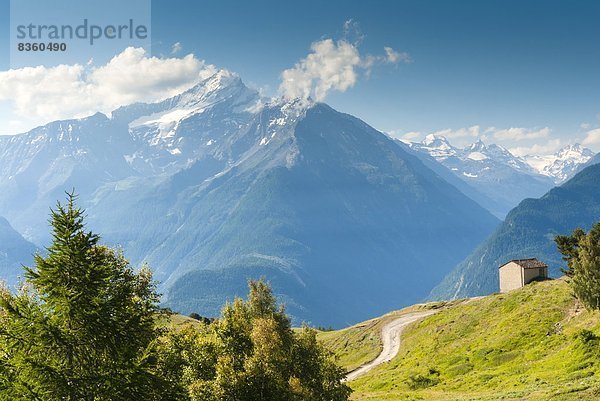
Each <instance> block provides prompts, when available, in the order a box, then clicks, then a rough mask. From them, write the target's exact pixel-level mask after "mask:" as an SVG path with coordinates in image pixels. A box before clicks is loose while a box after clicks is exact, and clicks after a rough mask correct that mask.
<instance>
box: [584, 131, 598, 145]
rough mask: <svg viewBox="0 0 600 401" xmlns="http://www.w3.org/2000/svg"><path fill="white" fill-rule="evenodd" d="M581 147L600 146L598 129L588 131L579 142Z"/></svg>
mask: <svg viewBox="0 0 600 401" xmlns="http://www.w3.org/2000/svg"><path fill="white" fill-rule="evenodd" d="M581 144H582V145H587V146H590V145H599V144H600V128H596V129H593V130H591V131H588V132H587V133H586V135H585V138H584V139H583V141H582V142H581Z"/></svg>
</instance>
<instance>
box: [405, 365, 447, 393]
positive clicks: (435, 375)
mask: <svg viewBox="0 0 600 401" xmlns="http://www.w3.org/2000/svg"><path fill="white" fill-rule="evenodd" d="M439 382H440V372H439V371H438V370H436V369H429V370H428V372H427V374H415V375H411V376H409V377H408V379H407V380H406V385H407V386H408V388H410V389H411V390H419V389H423V388H428V387H433V386H435V385H436V384H438V383H439Z"/></svg>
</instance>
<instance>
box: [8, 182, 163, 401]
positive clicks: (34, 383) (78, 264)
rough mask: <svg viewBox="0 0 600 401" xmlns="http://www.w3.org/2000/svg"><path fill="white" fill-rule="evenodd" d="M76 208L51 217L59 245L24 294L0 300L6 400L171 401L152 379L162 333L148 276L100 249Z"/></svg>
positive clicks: (71, 201)
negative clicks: (157, 346)
mask: <svg viewBox="0 0 600 401" xmlns="http://www.w3.org/2000/svg"><path fill="white" fill-rule="evenodd" d="M75 200H76V197H75V195H74V194H72V193H71V194H68V199H67V203H66V205H63V204H61V203H58V205H57V207H56V210H53V211H52V213H51V220H50V223H51V226H52V239H53V241H52V244H51V245H50V247H49V248H48V249H47V256H45V257H44V256H41V255H36V257H35V267H34V268H26V274H25V277H26V283H25V285H24V286H23V288H22V289H21V290H20V292H19V293H18V294H16V295H12V294H11V293H10V292H8V291H7V290H3V291H1V292H0V346H1V347H2V349H3V350H4V352H3V353H2V354H0V366H1V368H0V369H2V371H3V373H5V374H2V378H1V379H0V397H1V398H2V399H11V400H40V401H46V400H48V401H50V400H51V401H55V400H69V401H72V400H94V401H100V400H112V401H116V400H123V401H124V400H141V399H147V400H153V399H167V398H163V396H162V394H161V392H162V390H161V388H163V387H164V384H165V383H164V381H163V380H162V379H161V378H160V377H158V376H157V375H156V374H155V373H154V364H155V361H156V355H155V352H154V351H153V347H154V344H155V342H156V341H157V339H158V337H159V336H160V334H161V332H160V331H159V330H157V329H156V328H155V319H156V313H157V312H158V308H157V302H158V295H157V294H156V291H155V285H154V283H153V281H152V276H151V274H150V271H149V270H148V269H147V268H143V269H141V271H140V272H138V273H136V272H134V271H133V269H132V268H131V267H130V265H129V263H128V261H127V260H126V259H125V258H124V257H123V255H122V254H120V253H119V252H116V251H113V250H111V249H109V248H106V247H103V246H101V245H99V237H98V235H96V234H93V233H91V232H87V231H85V226H84V215H83V211H82V210H81V209H79V208H77V207H76V205H75Z"/></svg>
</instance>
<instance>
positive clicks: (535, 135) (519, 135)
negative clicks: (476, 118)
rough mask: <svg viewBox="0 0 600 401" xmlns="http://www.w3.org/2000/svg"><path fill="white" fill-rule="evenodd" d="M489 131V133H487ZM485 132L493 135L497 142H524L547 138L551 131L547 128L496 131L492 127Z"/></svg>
mask: <svg viewBox="0 0 600 401" xmlns="http://www.w3.org/2000/svg"><path fill="white" fill-rule="evenodd" d="M488 130H489V131H488ZM488 130H486V131H487V132H491V133H493V136H494V138H496V139H497V140H510V141H525V140H531V139H540V138H547V137H548V136H549V135H550V132H551V131H552V130H551V129H550V128H548V127H544V128H541V129H534V130H532V129H529V128H520V127H519V128H515V127H512V128H507V129H496V128H493V127H490V128H488Z"/></svg>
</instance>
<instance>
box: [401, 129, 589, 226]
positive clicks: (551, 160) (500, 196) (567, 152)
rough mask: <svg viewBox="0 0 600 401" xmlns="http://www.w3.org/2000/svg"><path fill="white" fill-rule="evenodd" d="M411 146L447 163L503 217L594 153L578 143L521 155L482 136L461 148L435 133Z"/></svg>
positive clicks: (471, 193) (481, 200)
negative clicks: (541, 153)
mask: <svg viewBox="0 0 600 401" xmlns="http://www.w3.org/2000/svg"><path fill="white" fill-rule="evenodd" d="M408 147H410V148H411V149H413V150H414V151H416V152H419V153H421V154H425V155H428V156H430V157H432V158H433V159H435V160H436V161H437V162H439V163H440V164H442V165H444V166H445V167H447V168H448V169H449V170H450V171H451V172H452V173H454V175H456V176H457V177H458V178H460V179H461V180H462V181H464V182H465V183H466V184H467V186H468V187H469V189H468V190H467V191H466V192H465V191H463V192H465V194H467V195H468V196H470V197H471V198H473V199H475V200H477V201H478V203H480V204H481V205H482V206H484V207H485V208H487V209H488V210H490V211H491V212H492V213H493V214H494V215H496V216H497V217H499V218H501V219H503V218H504V217H505V216H506V214H507V213H508V212H509V211H510V210H511V209H512V208H513V207H515V206H517V205H518V204H519V202H521V201H522V200H523V199H526V198H537V197H540V196H542V195H543V194H544V193H546V192H547V191H548V190H549V189H550V188H552V187H553V186H554V185H555V184H557V183H561V182H563V181H565V180H566V179H568V178H570V177H571V176H572V175H574V174H575V173H576V172H577V170H578V168H579V167H580V166H582V165H584V164H585V163H587V162H588V161H589V160H590V158H591V157H592V156H593V154H594V153H593V152H592V151H591V150H589V149H586V148H583V147H582V146H581V145H578V144H575V145H569V146H567V147H565V148H563V149H561V150H559V151H558V152H556V153H555V154H554V155H550V156H527V157H524V158H521V157H517V156H514V155H513V154H512V153H511V152H510V151H509V150H508V149H505V148H503V147H502V146H499V145H495V144H490V145H486V144H484V143H483V141H481V140H479V141H477V142H476V143H473V144H471V145H469V146H467V147H465V148H457V147H454V146H453V145H451V144H450V142H449V141H448V140H447V139H446V138H445V137H443V136H438V135H434V134H430V135H427V136H426V137H425V139H424V140H423V141H422V142H420V143H409V144H408Z"/></svg>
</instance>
